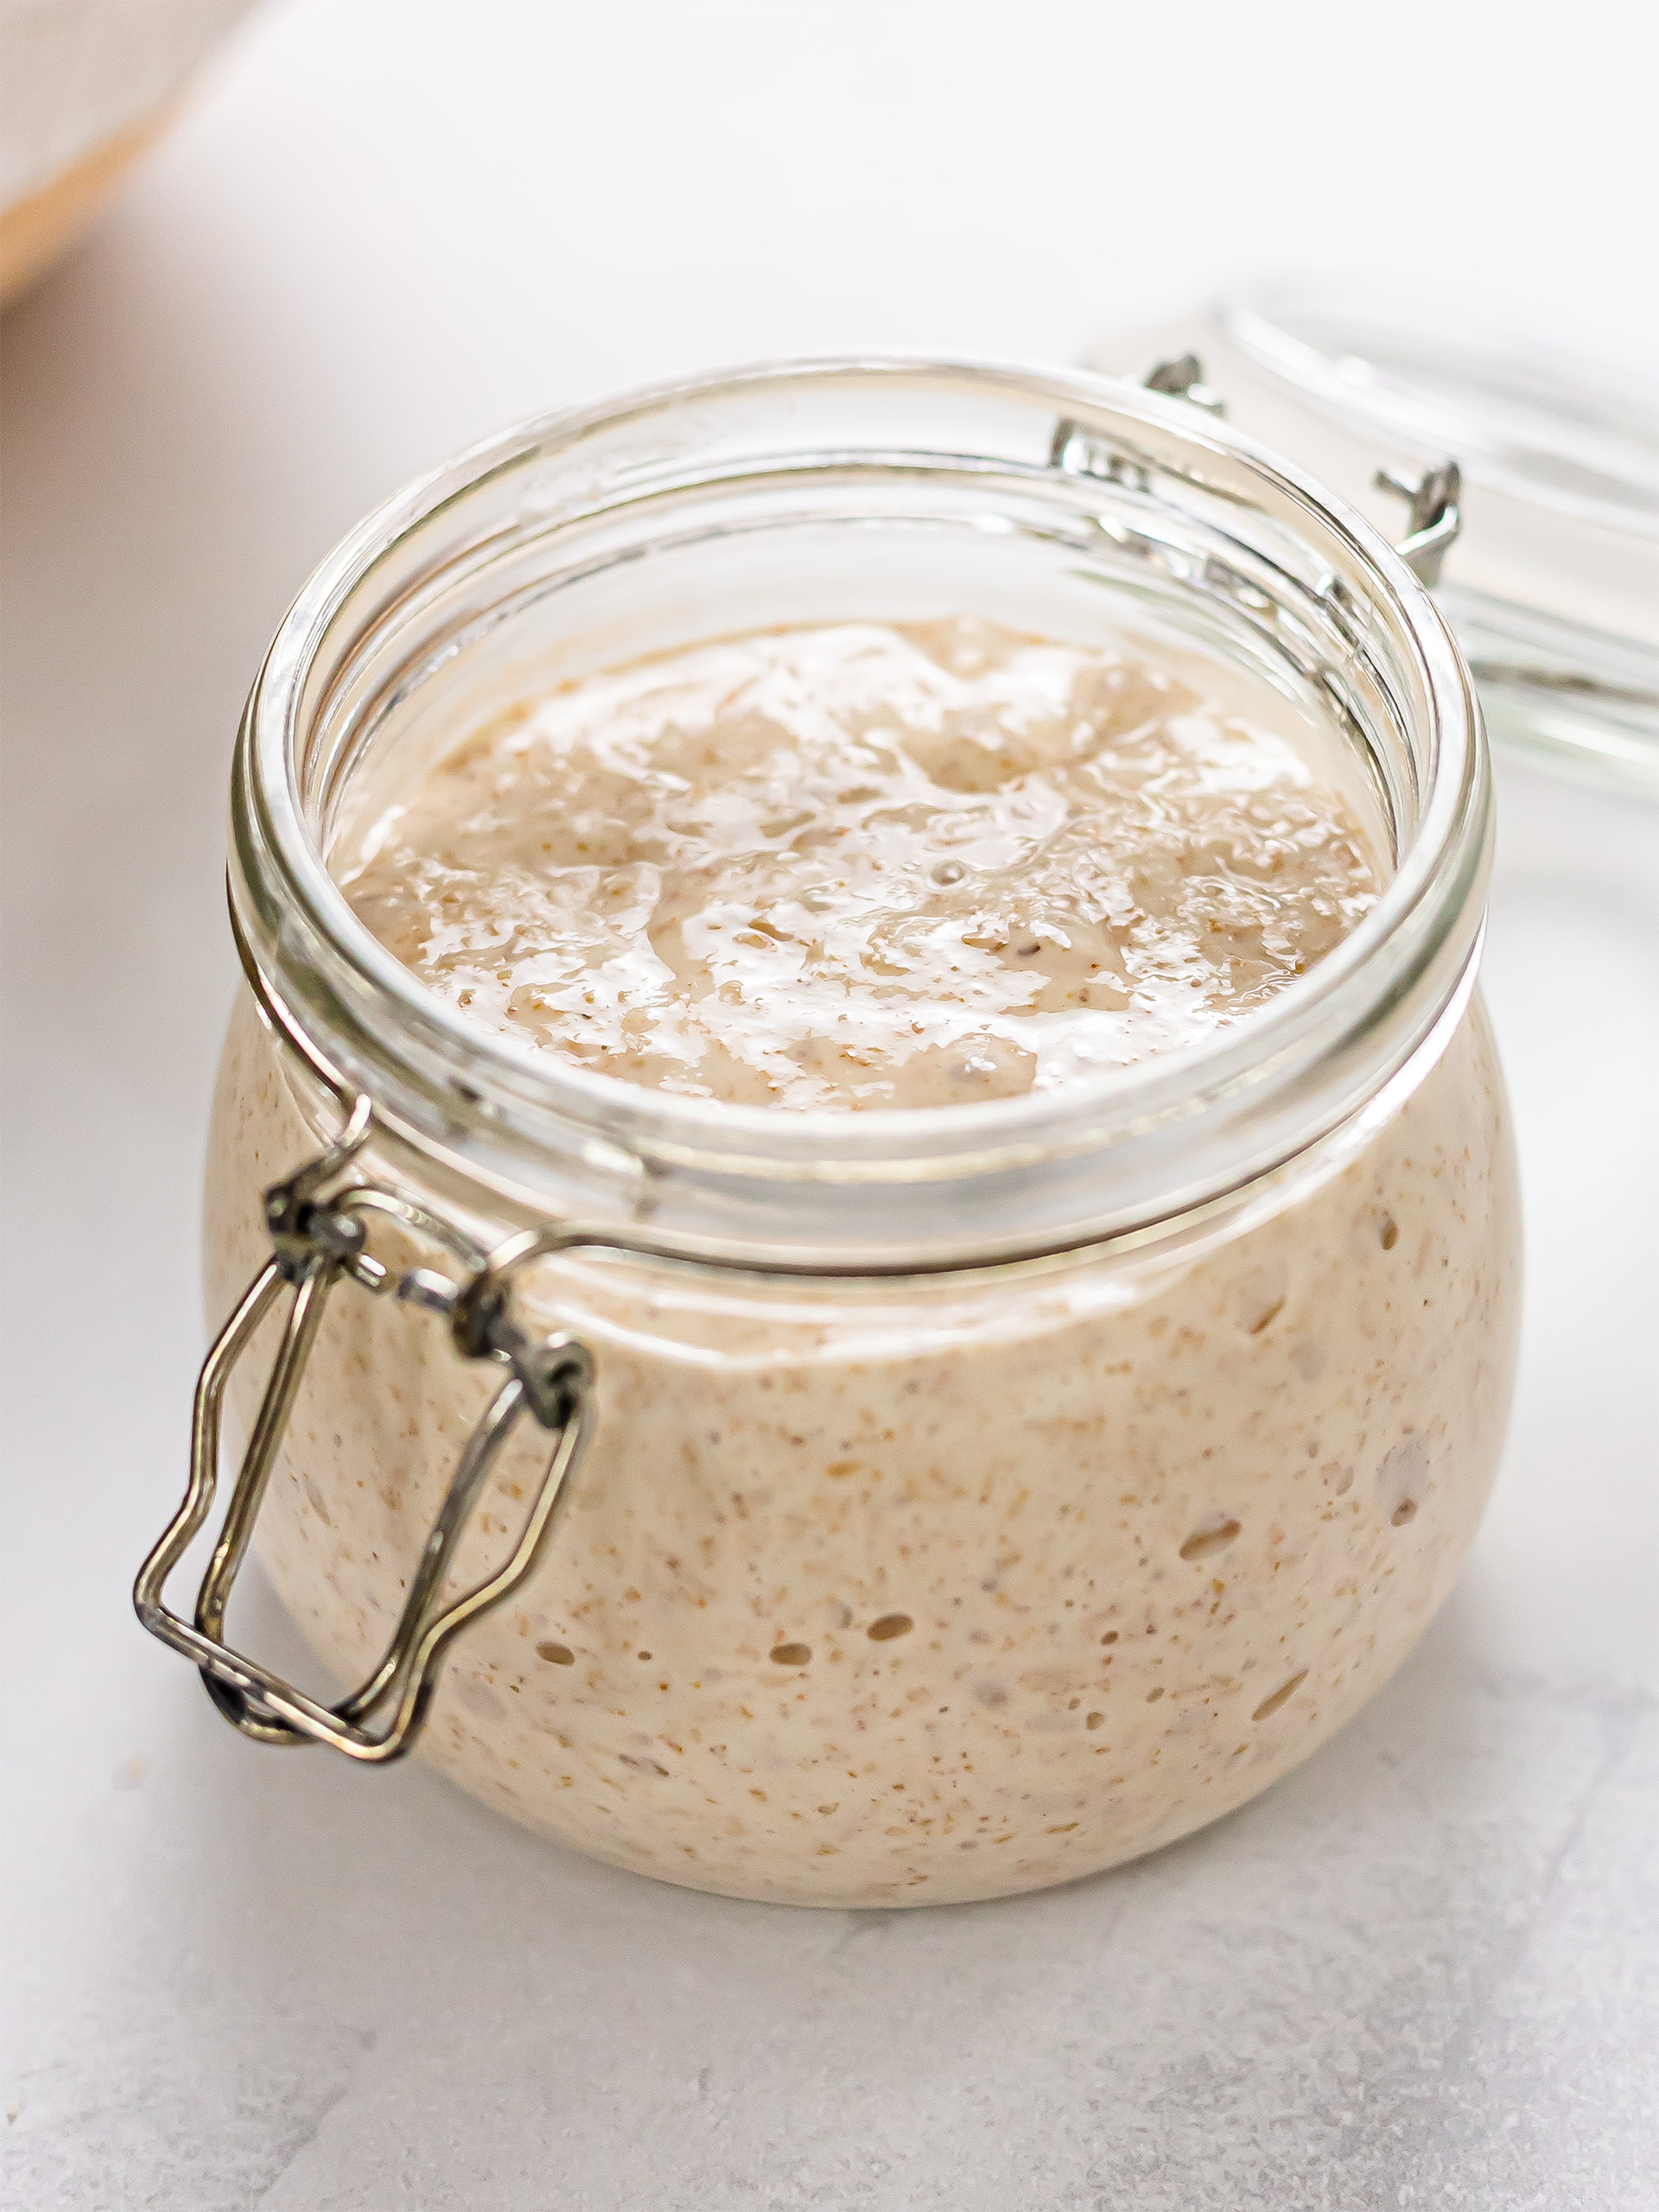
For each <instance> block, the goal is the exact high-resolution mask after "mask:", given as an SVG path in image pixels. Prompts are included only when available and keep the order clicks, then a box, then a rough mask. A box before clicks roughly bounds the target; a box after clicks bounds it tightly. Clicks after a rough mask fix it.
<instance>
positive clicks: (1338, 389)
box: [1092, 280, 1659, 796]
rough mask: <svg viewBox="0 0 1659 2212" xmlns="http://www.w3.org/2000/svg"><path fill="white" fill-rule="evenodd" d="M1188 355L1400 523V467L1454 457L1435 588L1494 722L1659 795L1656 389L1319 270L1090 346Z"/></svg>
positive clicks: (1371, 510)
mask: <svg viewBox="0 0 1659 2212" xmlns="http://www.w3.org/2000/svg"><path fill="white" fill-rule="evenodd" d="M1185 356H1196V357H1197V361H1198V363H1199V364H1201V366H1202V384H1201V385H1199V386H1198V388H1197V389H1196V391H1194V393H1193V394H1192V396H1194V397H1198V400H1199V403H1200V404H1209V405H1211V407H1214V408H1216V409H1217V410H1224V411H1225V413H1226V415H1227V416H1228V419H1229V420H1230V421H1232V422H1234V423H1237V424H1238V425H1239V427H1240V428H1241V429H1245V430H1247V431H1249V432H1250V433H1251V434H1253V435H1255V436H1256V437H1258V438H1260V439H1261V440H1262V442H1264V443H1266V444H1268V445H1270V446H1272V447H1274V448H1276V449H1277V450H1279V451H1280V452H1281V453H1284V454H1288V455H1290V456H1291V457H1292V458H1293V459H1294V460H1295V461H1300V463H1301V464H1302V465H1303V466H1304V467H1307V468H1309V469H1311V470H1312V471H1313V473H1314V474H1316V475H1317V476H1319V478H1321V479H1322V480H1324V481H1325V483H1327V484H1329V485H1330V486H1331V488H1332V490H1333V491H1335V492H1337V493H1340V494H1341V495H1342V496H1343V497H1344V498H1345V499H1349V500H1350V501H1351V502H1352V503H1353V504H1354V505H1357V506H1358V507H1359V508H1360V509H1361V511H1362V512H1364V513H1366V514H1367V515H1368V516H1369V517H1370V518H1371V519H1372V520H1374V521H1375V522H1376V523H1377V524H1379V526H1381V527H1382V528H1383V529H1385V530H1391V531H1393V533H1394V534H1395V536H1396V537H1398V536H1401V535H1402V534H1403V532H1404V531H1405V530H1407V529H1408V528H1410V527H1411V526H1412V524H1410V523H1408V522H1407V521H1406V519H1405V518H1404V516H1403V512H1402V507H1401V505H1400V502H1399V492H1398V487H1395V488H1390V486H1389V483H1388V479H1389V478H1390V477H1396V478H1401V477H1404V478H1408V477H1409V475H1411V474H1417V473H1419V472H1420V471H1421V468H1422V467H1436V466H1438V465H1440V464H1442V463H1445V462H1447V461H1455V462H1456V463H1457V464H1458V467H1459V470H1460V472H1461V476H1462V485H1461V492H1460V497H1459V508H1460V521H1461V529H1460V531H1459V534H1458V536H1457V539H1456V543H1454V544H1452V545H1451V546H1450V547H1449V548H1448V550H1447V554H1446V558H1445V560H1444V563H1443V565H1442V566H1441V568H1440V574H1439V576H1438V579H1437V580H1436V581H1435V583H1434V589H1435V596H1436V597H1437V599H1438V600H1439V601H1440V605H1441V607H1442V609H1443V611H1444V612H1445V613H1446V617H1447V618H1448V620H1450V622H1451V624H1452V628H1453V629H1454V631H1455V632H1456V633H1457V636H1458V639H1459V643H1460V644H1461V645H1462V646H1463V648H1464V651H1465V654H1466V655H1467V657H1468V659H1469V662H1470V664H1471V668H1472V670H1473V671H1474V674H1475V677H1476V680H1477V682H1478V684H1479V687H1480V690H1481V696H1482V701H1483V703H1484V707H1485V710H1486V716H1487V721H1488V724H1489V726H1490V728H1491V731H1492V734H1493V735H1494V737H1496V738H1497V739H1498V740H1499V741H1501V742H1503V743H1507V744H1515V745H1520V746H1524V747H1527V748H1528V749H1529V750H1530V751H1532V752H1534V753H1541V754H1543V755H1544V756H1546V757H1547V758H1548V759H1549V760H1552V761H1553V762H1554V763H1555V764H1556V765H1557V766H1562V767H1567V768H1571V769H1573V770H1576V771H1579V772H1585V773H1589V774H1592V775H1594V776H1596V777H1597V778H1598V779H1600V780H1605V781H1614V782H1618V783H1619V784H1622V785H1624V786H1626V787H1627V788H1636V789H1639V790H1643V791H1647V792H1648V793H1649V794H1651V795H1654V796H1659V400H1656V396H1655V394H1654V393H1653V392H1651V391H1643V390H1642V389H1641V388H1640V387H1639V386H1638V385H1637V383H1636V381H1635V380H1634V379H1629V380H1626V379H1624V378H1620V377H1619V376H1618V375H1616V374H1611V373H1608V372H1605V371H1604V370H1602V369H1601V368H1600V367H1599V366H1598V365H1593V364H1591V363H1587V362H1583V361H1579V360H1574V359H1570V358H1567V357H1566V356H1563V355H1560V354H1555V353H1549V352H1548V351H1547V350H1545V349H1544V348H1541V346H1538V345H1537V344H1535V343H1534V342H1531V341H1528V340H1520V339H1518V338H1516V337H1514V336H1513V335H1507V334H1502V333H1499V332H1495V331H1494V330H1492V329H1491V328H1490V327H1483V326H1481V325H1480V324H1479V323H1478V322H1477V321H1474V320H1473V319H1472V318H1471V316H1470V315H1469V314H1468V312H1467V310H1466V309H1465V308H1461V307H1459V305H1457V304H1455V303H1445V302H1433V301H1427V300H1414V301H1407V300H1402V299H1397V298H1391V297H1389V296H1379V295H1378V293H1377V292H1376V289H1375V288H1370V289H1365V290H1363V291H1362V290H1361V289H1358V288H1357V287H1356V286H1345V285H1344V284H1342V283H1332V282H1318V283H1316V282H1313V281H1311V280H1310V281H1304V282H1300V283H1283V284H1279V285H1275V286H1273V287H1271V288H1264V289H1261V290H1259V291H1256V292H1253V293H1249V294H1246V295H1243V296H1239V297H1237V298H1235V299H1232V300H1230V301H1226V302H1222V303H1220V304H1218V305H1216V306H1213V307H1211V308H1197V309H1194V310H1192V312H1191V313H1189V314H1185V315H1180V316H1178V317H1174V318H1172V319H1171V320H1170V321H1167V322H1165V323H1161V324H1159V325H1156V326H1154V327H1148V328H1143V329H1141V330H1124V331H1120V332H1116V333H1112V334H1109V335H1108V336H1107V337H1106V338H1104V339H1103V340H1102V341H1101V342H1100V344H1099V345H1098V346H1096V348H1095V349H1094V353H1093V356H1092V358H1093V361H1094V364H1095V365H1096V366H1099V367H1101V368H1103V369H1106V370H1108V371H1109V372H1111V373H1113V374H1116V375H1120V376H1134V377H1137V378H1143V377H1146V376H1147V375H1148V374H1149V373H1152V372H1154V371H1155V370H1156V368H1157V366H1158V365H1159V364H1160V363H1161V364H1165V365H1168V364H1171V363H1173V362H1179V361H1180V360H1181V359H1183V357H1185ZM1166 388H1168V387H1167V385H1166ZM1411 464H1415V465H1416V467H1415V468H1412V467H1411V466H1410V465H1411Z"/></svg>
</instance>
